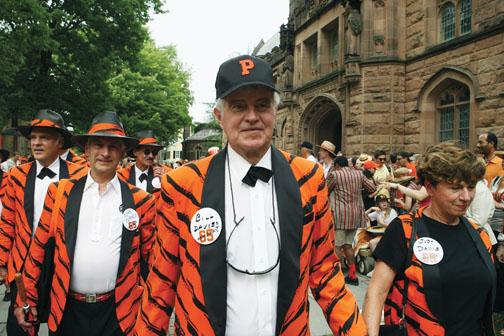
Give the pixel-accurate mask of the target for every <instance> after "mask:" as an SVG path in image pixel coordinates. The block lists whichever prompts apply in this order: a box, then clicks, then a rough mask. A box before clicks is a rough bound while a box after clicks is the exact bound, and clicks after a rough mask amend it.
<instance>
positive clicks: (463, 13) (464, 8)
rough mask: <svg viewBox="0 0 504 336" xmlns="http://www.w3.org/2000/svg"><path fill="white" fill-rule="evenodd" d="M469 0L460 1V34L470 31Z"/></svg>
mask: <svg viewBox="0 0 504 336" xmlns="http://www.w3.org/2000/svg"><path fill="white" fill-rule="evenodd" d="M471 14H472V13H471V0H462V1H461V2H460V34H466V33H470V32H471Z"/></svg>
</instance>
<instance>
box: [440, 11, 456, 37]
mask: <svg viewBox="0 0 504 336" xmlns="http://www.w3.org/2000/svg"><path fill="white" fill-rule="evenodd" d="M454 37H455V5H453V4H452V3H448V4H446V5H445V6H444V7H443V9H442V10H441V41H448V40H451V39H452V38H454Z"/></svg>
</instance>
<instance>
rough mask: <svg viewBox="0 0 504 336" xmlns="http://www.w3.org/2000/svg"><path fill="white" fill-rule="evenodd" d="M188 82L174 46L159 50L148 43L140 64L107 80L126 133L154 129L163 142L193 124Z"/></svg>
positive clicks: (113, 102) (124, 68)
mask: <svg viewBox="0 0 504 336" xmlns="http://www.w3.org/2000/svg"><path fill="white" fill-rule="evenodd" d="M189 80H190V74H189V73H188V72H187V71H185V70H184V69H183V67H182V65H181V64H180V62H179V61H178V59H177V52H176V50H175V47H173V46H168V47H163V48H156V46H155V45H154V43H153V42H152V41H147V42H146V43H145V45H144V48H143V49H142V51H141V52H140V54H139V58H138V62H137V63H135V64H134V65H133V66H127V65H125V66H124V67H123V68H122V69H121V70H120V72H119V74H118V75H116V76H114V77H113V78H111V79H110V80H109V81H108V86H109V90H110V92H111V97H112V105H113V106H114V107H115V109H116V110H117V111H118V113H119V114H120V115H121V119H122V120H123V123H124V126H125V128H126V132H127V133H130V134H133V133H134V132H136V131H139V130H142V129H154V130H155V131H156V134H157V135H158V137H159V138H160V139H161V140H162V141H164V142H166V143H169V142H170V141H171V140H174V139H175V138H176V135H177V132H178V130H179V129H180V128H181V127H183V126H185V125H188V124H190V122H191V119H190V117H189V114H188V108H189V106H190V105H191V103H192V101H193V97H192V94H191V92H190V90H189Z"/></svg>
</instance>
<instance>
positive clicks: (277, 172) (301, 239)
mask: <svg viewBox="0 0 504 336" xmlns="http://www.w3.org/2000/svg"><path fill="white" fill-rule="evenodd" d="M226 151H227V150H226V149H225V150H223V151H221V152H220V153H218V154H216V155H214V156H212V157H209V158H205V159H203V160H200V161H197V162H196V163H190V164H187V165H184V166H182V167H180V168H178V169H175V170H173V171H171V172H169V173H168V174H165V175H164V176H163V178H162V187H161V195H160V197H159V200H158V204H157V215H156V228H157V230H158V235H157V239H156V245H155V248H154V252H153V253H154V255H153V258H152V260H153V261H152V266H151V271H150V273H149V277H148V278H147V285H146V286H147V290H146V291H145V292H144V294H143V297H142V304H141V308H140V312H139V316H138V320H137V324H136V326H135V334H136V335H142V336H144V335H166V333H167V329H168V323H169V320H170V315H171V314H172V312H173V310H174V309H175V312H176V316H175V333H176V334H177V335H189V334H190V335H225V332H226V331H225V326H226V307H227V305H226V295H227V265H226V250H225V244H226V241H225V240H226V238H225V237H226V234H225V211H224V206H225V205H224V195H225V192H224V171H225V160H226ZM272 167H273V170H274V176H275V178H274V182H275V188H276V190H277V201H278V211H279V223H280V237H281V238H280V239H281V246H282V248H281V252H280V272H279V279H278V298H277V302H278V303H277V321H276V335H309V328H308V321H309V318H308V287H310V288H311V291H312V293H313V296H314V298H315V299H316V300H317V302H318V304H319V305H320V306H321V307H322V309H323V311H324V313H325V316H326V318H327V321H328V323H329V326H330V327H331V329H332V331H333V332H334V334H336V335H352V336H359V335H365V334H366V326H365V324H364V320H363V319H362V317H361V315H360V313H359V308H358V307H357V304H356V301H355V298H354V297H353V295H352V294H351V293H350V292H349V291H348V290H347V289H346V287H345V281H344V277H343V273H342V271H341V268H340V263H339V261H338V259H337V257H336V254H335V253H334V232H333V223H332V218H331V213H330V211H329V205H328V201H327V189H326V187H325V182H324V175H323V172H322V170H321V169H320V166H319V165H318V164H314V163H312V162H310V161H308V160H305V159H302V158H299V157H294V156H289V154H287V153H284V152H280V151H279V150H277V149H275V148H274V147H272ZM203 207H210V208H213V209H215V210H216V211H217V213H219V215H220V218H221V221H222V231H223V232H222V234H220V236H219V238H218V239H217V240H216V241H215V242H213V243H212V244H210V245H200V244H198V243H197V242H196V241H195V240H194V239H193V237H192V235H191V232H190V230H189V225H190V222H191V218H192V217H193V216H194V214H195V213H196V212H197V211H198V210H199V209H200V208H203Z"/></svg>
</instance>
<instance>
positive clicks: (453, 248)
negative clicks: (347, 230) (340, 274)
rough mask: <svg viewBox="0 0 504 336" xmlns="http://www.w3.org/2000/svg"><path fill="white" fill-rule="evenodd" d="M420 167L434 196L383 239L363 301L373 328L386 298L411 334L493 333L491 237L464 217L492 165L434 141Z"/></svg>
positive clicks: (392, 319)
mask: <svg viewBox="0 0 504 336" xmlns="http://www.w3.org/2000/svg"><path fill="white" fill-rule="evenodd" d="M418 168H419V169H418V175H419V177H420V180H421V182H422V184H423V185H424V186H425V188H426V190H427V192H428V193H429V196H430V197H431V204H430V205H429V206H427V207H426V208H424V209H420V210H419V211H417V212H416V214H414V215H412V214H404V215H401V216H400V217H399V218H397V219H395V220H394V221H392V223H390V225H389V226H388V228H387V230H386V231H385V234H384V236H383V238H382V239H381V241H380V242H379V243H378V246H377V247H376V250H375V252H374V255H375V257H376V258H377V262H376V266H375V270H374V273H373V277H372V279H371V282H370V284H369V288H368V292H367V294H366V299H365V302H364V318H365V320H366V322H367V324H368V330H369V336H376V335H378V332H379V325H380V320H381V316H382V314H381V313H382V309H383V307H384V303H385V324H386V325H395V326H396V327H395V328H398V326H402V327H403V328H406V329H407V332H408V335H410V336H411V335H457V336H474V335H493V328H492V322H491V313H492V304H493V300H494V297H495V270H494V267H493V263H492V259H491V256H490V252H489V251H490V249H491V244H490V240H489V238H488V234H487V232H486V231H485V230H484V229H481V228H479V226H477V225H476V224H473V223H470V222H469V221H468V220H467V219H466V218H465V217H464V214H465V212H466V210H467V208H468V207H469V205H470V203H471V201H472V199H473V198H474V194H475V186H476V183H477V182H478V181H479V180H481V179H482V178H483V175H484V174H485V167H484V165H483V164H481V162H479V161H478V159H477V157H476V155H474V154H473V153H471V152H469V151H467V150H464V149H462V148H460V147H458V146H457V145H455V144H454V143H453V142H444V143H441V144H438V145H435V146H432V147H430V148H429V149H428V150H427V152H426V153H425V155H424V157H423V159H422V161H421V162H420V165H419V167H418ZM405 288H406V290H405ZM405 293H406V296H405V297H403V294H405ZM389 328H390V327H389Z"/></svg>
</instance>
